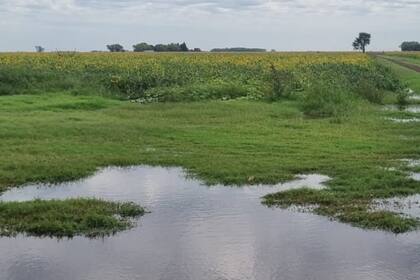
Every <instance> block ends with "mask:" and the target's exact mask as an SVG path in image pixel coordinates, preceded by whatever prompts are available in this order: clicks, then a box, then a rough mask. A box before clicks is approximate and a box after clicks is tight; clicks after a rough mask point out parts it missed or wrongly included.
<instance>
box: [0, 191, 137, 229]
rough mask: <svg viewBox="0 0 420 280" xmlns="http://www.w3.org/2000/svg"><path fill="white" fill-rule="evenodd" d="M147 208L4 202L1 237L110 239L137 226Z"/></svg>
mask: <svg viewBox="0 0 420 280" xmlns="http://www.w3.org/2000/svg"><path fill="white" fill-rule="evenodd" d="M144 213H145V210H144V208H142V207H141V206H139V205H137V204H134V203H132V202H124V203H120V202H108V201H104V200H98V199H82V198H79V199H67V200H34V201H26V202H0V236H15V235H17V234H26V235H28V236H51V237H52V236H54V237H74V236H88V237H97V236H106V235H112V234H115V233H116V232H118V231H122V230H126V229H128V228H131V227H132V226H133V225H134V221H133V218H136V217H139V216H142V215H143V214H144Z"/></svg>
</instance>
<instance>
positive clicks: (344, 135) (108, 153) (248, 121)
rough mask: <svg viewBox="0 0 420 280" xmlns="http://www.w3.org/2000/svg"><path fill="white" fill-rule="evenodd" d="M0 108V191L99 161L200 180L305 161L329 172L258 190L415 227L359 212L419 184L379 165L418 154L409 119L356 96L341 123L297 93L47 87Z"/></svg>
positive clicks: (396, 228)
mask: <svg viewBox="0 0 420 280" xmlns="http://www.w3.org/2000/svg"><path fill="white" fill-rule="evenodd" d="M0 107H1V111H0V138H1V141H0V152H1V155H2V156H1V157H0V188H2V189H3V190H5V189H6V188H8V187H11V186H18V185H21V184H24V183H27V182H60V181H67V180H71V179H77V178H81V177H83V176H87V175H89V174H91V173H93V172H94V171H95V170H97V168H98V167H104V166H109V165H117V166H127V165H137V164H148V165H163V166H182V167H184V168H186V169H187V170H188V171H189V172H190V174H191V175H193V176H198V177H199V178H200V179H203V180H204V181H206V182H207V183H209V184H215V183H222V184H230V185H231V184H237V185H241V184H258V183H265V184H269V183H277V182H280V181H285V180H289V179H292V178H293V177H294V176H295V175H296V174H305V173H314V172H317V173H321V174H325V175H328V176H330V177H331V178H333V180H331V181H330V182H329V183H328V188H327V189H325V190H321V191H314V190H312V191H309V190H294V191H290V192H285V193H280V194H274V195H272V196H268V197H267V198H266V200H265V201H266V202H267V204H270V205H276V206H282V207H284V206H289V205H311V204H316V205H318V206H319V208H318V209H317V210H315V211H316V213H318V214H321V215H325V216H328V217H331V218H334V219H338V220H340V221H342V222H346V223H351V224H354V225H357V226H360V227H364V228H378V229H382V230H388V231H393V232H404V231H407V230H410V229H413V228H415V227H416V226H417V222H416V221H414V220H412V219H407V218H404V217H401V216H398V215H396V214H393V213H390V212H371V210H370V209H369V203H370V202H371V201H372V199H376V198H390V197H394V196H407V195H411V194H415V193H420V182H416V181H414V180H412V179H409V178H408V176H407V174H405V173H404V172H400V171H389V170H387V169H386V168H387V167H395V166H397V167H398V166H400V165H402V164H403V163H402V162H401V161H400V159H403V158H420V146H419V145H418V143H419V141H420V129H419V124H418V123H407V124H403V125H401V124H397V123H393V122H390V121H387V120H386V119H385V117H389V116H391V115H392V116H396V115H395V114H398V112H389V111H385V110H383V109H382V107H381V106H379V105H371V104H369V103H367V102H366V101H362V100H357V99H355V101H354V104H353V109H352V113H351V114H349V115H348V116H347V119H346V120H345V121H342V122H336V121H335V119H334V118H312V117H308V116H306V115H305V114H303V113H302V111H301V103H300V102H299V101H298V100H284V101H281V102H275V103H266V102H257V101H240V100H236V101H226V102H223V101H208V102H195V103H177V104H174V103H166V104H147V105H141V104H135V103H130V102H123V101H115V100H111V99H106V98H103V97H95V96H72V95H69V94H65V93H52V94H48V95H20V96H3V97H1V98H0ZM34 203H35V204H36V202H34ZM38 203H40V202H38ZM17 205H18V204H17ZM32 217H34V216H32ZM25 223H28V224H30V223H31V221H30V219H29V218H28V220H27V222H26V221H25V222H24V223H21V224H22V225H21V226H22V227H24V226H25Z"/></svg>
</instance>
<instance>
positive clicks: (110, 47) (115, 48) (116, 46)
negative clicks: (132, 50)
mask: <svg viewBox="0 0 420 280" xmlns="http://www.w3.org/2000/svg"><path fill="white" fill-rule="evenodd" d="M106 47H107V48H108V50H109V51H110V52H125V50H124V47H123V46H121V45H120V44H112V45H107V46H106Z"/></svg>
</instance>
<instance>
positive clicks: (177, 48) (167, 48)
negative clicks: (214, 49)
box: [106, 42, 201, 52]
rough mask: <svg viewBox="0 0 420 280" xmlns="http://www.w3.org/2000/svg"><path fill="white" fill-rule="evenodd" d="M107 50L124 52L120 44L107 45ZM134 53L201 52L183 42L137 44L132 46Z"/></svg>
mask: <svg viewBox="0 0 420 280" xmlns="http://www.w3.org/2000/svg"><path fill="white" fill-rule="evenodd" d="M106 47H107V49H108V50H109V51H110V52H125V51H126V50H125V49H124V47H123V46H122V45H120V44H112V45H107V46H106ZM133 51H134V52H148V51H153V52H201V49H199V48H194V49H191V50H190V49H189V48H188V46H187V44H186V43H185V42H184V43H182V44H180V43H170V44H157V45H151V44H148V43H145V42H143V43H139V44H136V45H134V46H133Z"/></svg>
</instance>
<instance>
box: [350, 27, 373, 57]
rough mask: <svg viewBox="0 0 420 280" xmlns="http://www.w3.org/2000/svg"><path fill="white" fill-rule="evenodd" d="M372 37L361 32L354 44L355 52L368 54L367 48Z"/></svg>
mask: <svg viewBox="0 0 420 280" xmlns="http://www.w3.org/2000/svg"><path fill="white" fill-rule="evenodd" d="M370 39H371V35H370V34H369V33H364V32H361V33H359V37H357V38H356V39H355V40H354V42H353V48H354V49H355V50H361V51H362V52H363V53H365V52H366V46H367V45H369V44H370Z"/></svg>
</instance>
